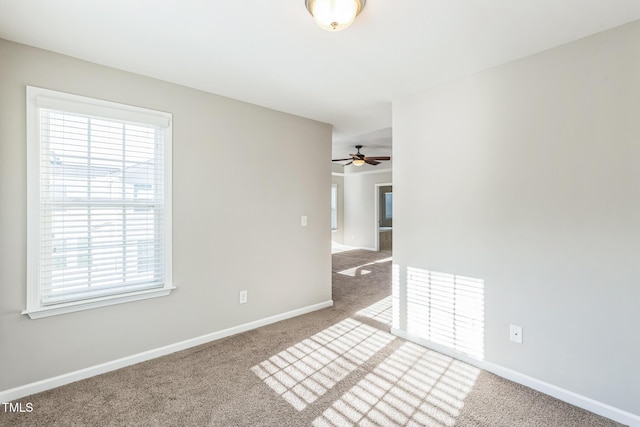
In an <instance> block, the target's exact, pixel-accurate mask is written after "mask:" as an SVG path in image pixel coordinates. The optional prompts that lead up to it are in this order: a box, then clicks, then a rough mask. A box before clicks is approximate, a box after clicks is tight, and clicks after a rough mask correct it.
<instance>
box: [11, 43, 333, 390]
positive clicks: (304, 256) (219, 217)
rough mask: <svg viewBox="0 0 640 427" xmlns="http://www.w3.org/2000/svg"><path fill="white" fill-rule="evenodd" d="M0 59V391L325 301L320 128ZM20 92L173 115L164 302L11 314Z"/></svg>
mask: <svg viewBox="0 0 640 427" xmlns="http://www.w3.org/2000/svg"><path fill="white" fill-rule="evenodd" d="M0 58H2V60H1V62H0V284H1V286H0V349H2V351H0V366H2V375H0V391H1V390H7V389H10V388H14V387H17V386H21V385H24V384H28V383H31V382H35V381H38V380H43V379H47V378H51V377H54V376H57V375H62V374H65V373H68V372H72V371H75V370H79V369H82V368H87V367H91V366H95V365H97V364H100V363H104V362H108V361H112V360H115V359H118V358H122V357H126V356H129V355H133V354H137V353H140V352H144V351H147V350H150V349H155V348H159V347H162V346H166V345H169V344H173V343H176V342H180V341H183V340H187V339H190V338H194V337H199V336H202V335H206V334H210V333H213V332H216V331H220V330H223V329H226V328H230V327H233V326H237V325H242V324H245V323H248V322H251V321H255V320H260V319H264V318H266V317H269V316H273V315H277V314H281V313H285V312H288V311H291V310H295V309H300V308H304V307H309V306H312V305H314V304H318V303H324V302H330V300H331V255H330V252H331V251H330V233H329V230H328V224H330V216H329V215H330V212H329V209H328V206H329V194H330V191H329V188H330V185H331V180H330V176H331V167H330V162H329V159H330V158H331V127H330V126H329V125H326V124H322V123H319V122H315V121H312V120H308V119H304V118H300V117H296V116H292V115H289V114H285V113H281V112H276V111H273V110H269V109H266V108H262V107H258V106H255V105H251V104H247V103H243V102H239V101H235V100H232V99H228V98H224V97H220V96H216V95H212V94H208V93H204V92H200V91H196V90H193V89H189V88H186V87H182V86H178V85H174V84H169V83H166V82H163V81H159V80H155V79H151V78H147V77H143V76H139V75H134V74H131V73H127V72H123V71H119V70H116V69H112V68H107V67H103V66H100V65H96V64H92V63H88V62H84V61H80V60H76V59H73V58H70V57H66V56H62V55H58V54H55V53H52V52H47V51H43V50H39V49H35V48H31V47H27V46H24V45H19V44H15V43H12V42H8V41H4V40H0ZM25 85H32V86H38V87H43V88H48V89H54V90H58V91H63V92H68V93H73V94H78V95H83V96H89V97H95V98H100V99H105V100H109V101H114V102H120V103H125V104H130V105H136V106H141V107H146V108H150V109H156V110H160V111H167V112H170V113H173V202H174V204H173V221H174V224H173V279H174V284H175V286H176V287H177V289H176V290H175V291H174V292H173V293H172V294H171V295H170V296H168V297H163V298H154V299H149V300H144V301H137V302H132V303H127V304H120V305H115V306H109V307H103V308H99V309H93V310H87V311H82V312H76V313H71V314H66V315H61V316H54V317H48V318H43V319H37V320H31V319H29V318H28V317H27V316H25V315H21V314H20V312H21V311H22V310H23V309H24V308H25V300H26V259H27V252H26V251H27V249H26V219H27V212H26V178H27V177H26V124H25V110H26V107H25ZM300 150H303V151H304V152H305V153H306V154H307V155H308V156H309V158H314V159H323V158H324V159H327V161H325V162H322V161H318V162H310V163H309V162H304V163H303V162H299V158H298V157H299V155H298V153H299V152H300ZM301 215H307V216H308V227H304V228H303V227H301V226H300V216H301ZM240 290H247V291H248V303H247V304H244V305H239V304H238V294H239V291H240ZM274 295H277V298H275V297H274Z"/></svg>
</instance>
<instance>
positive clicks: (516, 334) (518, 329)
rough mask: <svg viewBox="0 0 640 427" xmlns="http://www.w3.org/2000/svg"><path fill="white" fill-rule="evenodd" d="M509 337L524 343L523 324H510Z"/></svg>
mask: <svg viewBox="0 0 640 427" xmlns="http://www.w3.org/2000/svg"><path fill="white" fill-rule="evenodd" d="M509 339H510V340H511V341H513V342H517V343H518V344H522V326H516V325H509Z"/></svg>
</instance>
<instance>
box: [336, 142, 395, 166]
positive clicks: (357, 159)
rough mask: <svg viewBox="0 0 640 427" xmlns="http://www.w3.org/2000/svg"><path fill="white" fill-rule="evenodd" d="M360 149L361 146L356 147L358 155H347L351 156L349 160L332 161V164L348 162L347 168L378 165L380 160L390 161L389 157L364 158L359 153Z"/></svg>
mask: <svg viewBox="0 0 640 427" xmlns="http://www.w3.org/2000/svg"><path fill="white" fill-rule="evenodd" d="M361 148H362V145H356V149H357V150H358V153H356V154H349V155H350V156H351V158H348V159H333V160H332V162H343V161H345V160H350V161H349V163H345V166H348V165H350V164H352V163H353V165H354V166H362V165H364V164H365V163H368V164H370V165H373V166H375V165H379V164H380V161H381V160H391V157H389V156H381V157H380V156H378V157H366V156H365V155H364V154H362V153H361V152H360V149H361Z"/></svg>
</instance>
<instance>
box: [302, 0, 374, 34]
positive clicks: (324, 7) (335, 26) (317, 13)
mask: <svg viewBox="0 0 640 427" xmlns="http://www.w3.org/2000/svg"><path fill="white" fill-rule="evenodd" d="M366 3H367V1H366V0H305V2H304V5H305V6H306V7H307V10H308V11H309V13H310V14H311V16H313V19H314V20H315V21H316V24H318V26H319V27H320V28H323V29H325V30H327V31H340V30H344V29H345V28H347V27H348V26H349V25H351V24H352V23H353V21H354V20H355V19H356V16H358V15H359V14H360V12H361V11H362V9H364V5H365V4H366Z"/></svg>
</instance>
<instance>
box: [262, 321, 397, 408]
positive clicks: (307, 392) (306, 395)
mask: <svg viewBox="0 0 640 427" xmlns="http://www.w3.org/2000/svg"><path fill="white" fill-rule="evenodd" d="M394 339H395V338H394V337H393V336H392V335H390V334H388V333H386V332H383V331H380V330H378V329H376V328H373V327H371V326H369V325H365V324H364V323H361V322H358V321H357V320H354V319H345V320H343V321H341V322H340V323H337V324H335V325H333V326H331V327H329V328H327V329H325V330H323V331H321V332H319V333H317V334H315V335H313V336H312V337H310V338H307V339H305V340H304V341H301V342H299V343H298V344H296V345H294V346H292V347H289V348H288V349H286V350H284V351H281V352H280V353H278V354H276V355H274V356H272V357H270V358H269V359H268V360H265V361H263V362H261V363H260V364H258V365H255V366H254V367H252V368H251V370H252V371H253V372H254V373H255V374H256V375H257V376H258V377H259V378H260V379H261V380H263V381H264V382H265V383H266V384H267V385H268V386H269V387H271V388H272V389H273V390H274V391H275V392H276V393H278V394H279V395H280V396H282V397H283V398H284V399H285V400H286V401H287V402H288V403H289V404H291V406H293V407H294V408H295V409H297V410H298V411H302V410H303V409H305V408H306V407H307V405H308V404H310V403H312V402H314V401H316V400H317V399H318V398H319V397H320V396H322V395H323V394H325V393H326V392H327V391H328V390H329V389H331V388H332V387H333V386H335V385H336V384H337V383H338V382H339V381H341V380H342V379H344V378H345V377H346V376H347V375H349V374H350V373H351V372H353V371H355V370H356V369H357V368H358V366H360V365H362V364H363V363H364V362H366V361H367V360H369V359H370V358H371V357H372V356H373V355H375V354H376V353H377V352H379V351H380V350H382V349H383V348H384V347H385V346H387V345H388V344H389V343H390V342H391V341H393V340H394Z"/></svg>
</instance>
